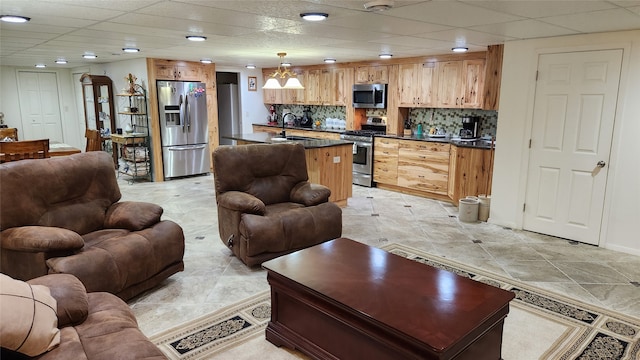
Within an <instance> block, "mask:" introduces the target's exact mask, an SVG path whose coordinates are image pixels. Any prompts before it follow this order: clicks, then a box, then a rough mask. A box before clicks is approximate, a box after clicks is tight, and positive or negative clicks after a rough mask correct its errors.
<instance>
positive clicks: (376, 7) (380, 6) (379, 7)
mask: <svg viewBox="0 0 640 360" xmlns="http://www.w3.org/2000/svg"><path fill="white" fill-rule="evenodd" d="M392 7H393V1H391V0H375V1H369V2H368V3H366V4H364V8H365V10H367V11H385V10H389V9H391V8H392Z"/></svg>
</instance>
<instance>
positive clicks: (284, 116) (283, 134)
mask: <svg viewBox="0 0 640 360" xmlns="http://www.w3.org/2000/svg"><path fill="white" fill-rule="evenodd" d="M288 115H291V116H293V121H294V122H295V121H296V115H295V114H293V113H290V112H289V113H286V114H284V115H282V132H281V133H280V135H281V136H282V137H283V138H286V137H287V134H286V131H285V130H284V127H285V124H286V120H287V116H288Z"/></svg>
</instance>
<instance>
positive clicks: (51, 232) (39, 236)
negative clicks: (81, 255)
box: [0, 226, 84, 252]
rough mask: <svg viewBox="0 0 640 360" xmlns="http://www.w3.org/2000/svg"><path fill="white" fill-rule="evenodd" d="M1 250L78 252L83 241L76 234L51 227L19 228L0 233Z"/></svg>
mask: <svg viewBox="0 0 640 360" xmlns="http://www.w3.org/2000/svg"><path fill="white" fill-rule="evenodd" d="M0 241H1V244H2V248H3V249H8V250H13V251H24V252H59V251H64V250H71V251H73V250H78V249H81V248H82V247H83V246H84V240H83V239H82V236H80V235H79V234H78V233H76V232H74V231H71V230H68V229H63V228H58V227H51V226H21V227H15V228H9V229H6V230H3V231H2V232H0Z"/></svg>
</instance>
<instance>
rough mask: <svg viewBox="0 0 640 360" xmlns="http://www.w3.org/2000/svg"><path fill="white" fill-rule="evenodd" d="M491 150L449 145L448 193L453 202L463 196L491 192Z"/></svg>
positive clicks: (456, 202) (455, 202)
mask: <svg viewBox="0 0 640 360" xmlns="http://www.w3.org/2000/svg"><path fill="white" fill-rule="evenodd" d="M492 155H493V150H490V149H477V148H468V147H458V146H451V158H450V161H449V165H450V173H449V176H450V181H449V187H450V189H449V191H448V195H449V197H450V198H451V200H453V202H454V204H456V205H457V204H458V200H459V199H461V198H464V197H465V196H477V195H480V194H490V193H491V177H492V175H493V174H492V168H491V163H492V160H493V159H492Z"/></svg>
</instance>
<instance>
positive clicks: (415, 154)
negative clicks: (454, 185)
mask: <svg viewBox="0 0 640 360" xmlns="http://www.w3.org/2000/svg"><path fill="white" fill-rule="evenodd" d="M450 148H451V145H449V144H445V143H436V142H426V141H401V142H400V144H399V148H398V186H402V187H406V188H410V189H413V190H419V191H426V192H429V193H433V194H438V195H444V196H446V195H447V184H448V180H449V150H450Z"/></svg>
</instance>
